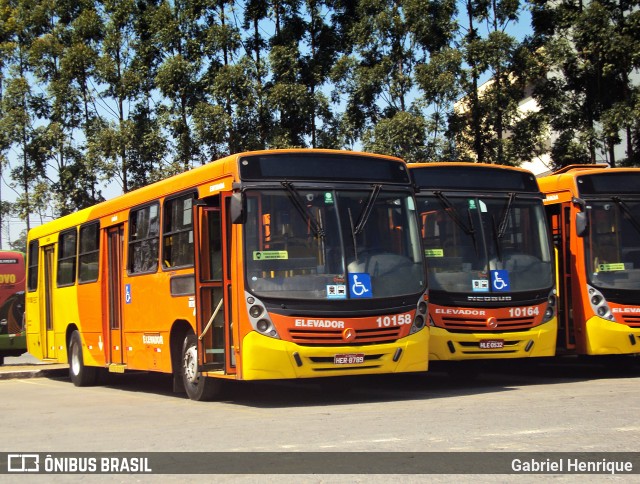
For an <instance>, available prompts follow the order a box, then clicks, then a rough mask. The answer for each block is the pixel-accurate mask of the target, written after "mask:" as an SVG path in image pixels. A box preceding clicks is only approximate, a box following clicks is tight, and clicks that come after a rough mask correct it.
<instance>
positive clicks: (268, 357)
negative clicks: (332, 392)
mask: <svg viewBox="0 0 640 484" xmlns="http://www.w3.org/2000/svg"><path fill="white" fill-rule="evenodd" d="M428 348H429V331H428V330H427V329H426V328H425V329H423V330H422V331H418V332H417V333H414V334H412V335H410V336H408V337H406V338H402V339H400V340H398V341H396V342H394V343H385V344H379V345H363V346H331V347H327V346H300V345H297V344H295V343H291V342H288V341H282V340H279V339H274V338H269V337H267V336H262V335H261V334H259V333H257V332H255V331H254V332H251V333H249V334H248V335H247V336H246V337H245V338H244V340H243V342H242V379H243V380H271V379H285V378H318V377H325V376H327V377H328V376H341V375H369V374H376V373H378V374H380V373H402V372H416V371H426V370H427V366H428V358H427V357H428Z"/></svg>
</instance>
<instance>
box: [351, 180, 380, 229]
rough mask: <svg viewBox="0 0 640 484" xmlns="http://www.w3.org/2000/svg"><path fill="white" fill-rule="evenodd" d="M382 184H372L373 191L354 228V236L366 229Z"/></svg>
mask: <svg viewBox="0 0 640 484" xmlns="http://www.w3.org/2000/svg"><path fill="white" fill-rule="evenodd" d="M381 188H382V185H372V190H371V193H370V194H369V199H368V200H367V203H366V205H365V206H364V208H363V209H362V212H361V213H360V218H359V219H358V223H357V224H356V227H355V229H353V235H354V237H355V236H356V235H360V233H361V232H362V231H363V230H364V226H365V225H366V224H367V220H369V215H371V210H372V209H373V205H374V204H375V203H376V200H377V199H378V195H379V193H380V189H381Z"/></svg>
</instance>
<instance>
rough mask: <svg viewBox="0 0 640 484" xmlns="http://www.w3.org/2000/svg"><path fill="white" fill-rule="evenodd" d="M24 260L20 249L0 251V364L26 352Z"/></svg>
mask: <svg viewBox="0 0 640 484" xmlns="http://www.w3.org/2000/svg"><path fill="white" fill-rule="evenodd" d="M24 282H25V262H24V254H23V253H22V252H17V251H11V250H1V251H0V364H2V362H3V361H4V357H5V356H20V355H21V354H22V353H25V352H26V351H27V343H26V337H25V331H24Z"/></svg>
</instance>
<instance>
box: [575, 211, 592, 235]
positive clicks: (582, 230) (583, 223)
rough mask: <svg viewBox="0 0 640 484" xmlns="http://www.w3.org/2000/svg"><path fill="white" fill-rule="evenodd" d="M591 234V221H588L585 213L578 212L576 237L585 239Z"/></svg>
mask: <svg viewBox="0 0 640 484" xmlns="http://www.w3.org/2000/svg"><path fill="white" fill-rule="evenodd" d="M588 234H589V221H588V220H587V214H586V213H584V212H578V213H577V214H576V235H577V236H578V237H585V236H586V235H588Z"/></svg>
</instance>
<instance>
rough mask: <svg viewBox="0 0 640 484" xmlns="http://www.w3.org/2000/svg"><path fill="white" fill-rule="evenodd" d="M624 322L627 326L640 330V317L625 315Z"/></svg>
mask: <svg viewBox="0 0 640 484" xmlns="http://www.w3.org/2000/svg"><path fill="white" fill-rule="evenodd" d="M622 320H623V321H624V324H626V325H627V326H631V327H632V328H640V316H631V315H626V314H625V315H623V316H622Z"/></svg>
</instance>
